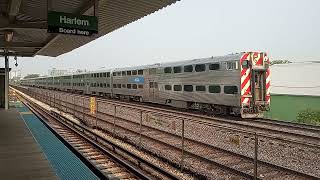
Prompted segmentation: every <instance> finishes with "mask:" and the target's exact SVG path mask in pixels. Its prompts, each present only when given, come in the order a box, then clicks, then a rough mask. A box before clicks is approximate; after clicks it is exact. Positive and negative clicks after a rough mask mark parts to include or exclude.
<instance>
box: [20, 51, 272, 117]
mask: <svg viewBox="0 0 320 180" xmlns="http://www.w3.org/2000/svg"><path fill="white" fill-rule="evenodd" d="M21 85H22V86H30V87H39V88H47V89H55V90H61V91H69V92H77V93H82V94H90V95H96V96H107V97H110V98H118V99H121V100H125V99H127V100H133V101H140V102H149V103H156V104H163V105H169V106H173V107H177V108H185V109H197V110H201V111H206V112H210V113H212V114H227V115H229V114H232V115H236V116H241V117H242V118H261V117H262V116H263V113H264V112H265V111H268V110H269V106H270V69H269V58H268V56H267V54H266V53H264V52H242V53H237V54H231V55H226V56H218V57H210V58H203V59H193V60H186V61H179V62H169V63H161V64H160V63H159V64H153V65H146V66H136V67H128V68H116V69H110V70H103V71H94V72H86V73H81V74H73V75H63V76H56V77H40V78H33V79H24V80H22V81H21Z"/></svg>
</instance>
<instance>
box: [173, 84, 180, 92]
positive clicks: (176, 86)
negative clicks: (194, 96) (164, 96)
mask: <svg viewBox="0 0 320 180" xmlns="http://www.w3.org/2000/svg"><path fill="white" fill-rule="evenodd" d="M173 90H174V91H181V90H182V86H181V85H174V86H173Z"/></svg>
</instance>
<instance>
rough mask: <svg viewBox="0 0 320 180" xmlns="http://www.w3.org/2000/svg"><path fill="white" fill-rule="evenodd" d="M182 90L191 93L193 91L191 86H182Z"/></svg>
mask: <svg viewBox="0 0 320 180" xmlns="http://www.w3.org/2000/svg"><path fill="white" fill-rule="evenodd" d="M183 90H184V91H187V92H192V91H193V86H192V85H184V86H183Z"/></svg>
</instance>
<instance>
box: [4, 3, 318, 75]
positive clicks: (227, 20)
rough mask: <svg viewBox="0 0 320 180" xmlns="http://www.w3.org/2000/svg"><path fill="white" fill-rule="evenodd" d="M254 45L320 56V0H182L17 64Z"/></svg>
mask: <svg viewBox="0 0 320 180" xmlns="http://www.w3.org/2000/svg"><path fill="white" fill-rule="evenodd" d="M253 50H254V51H256V50H257V51H266V52H268V54H269V55H270V56H271V58H273V59H278V58H284V59H289V60H291V61H311V60H320V1H319V0H263V1H262V0H260V1H258V0H241V1H239V0H219V1H218V0H181V1H180V2H177V3H176V4H174V5H172V6H170V7H167V8H165V9H163V10H160V11H158V12H156V13H154V14H151V15H149V16H147V17H145V18H143V19H140V20H138V21H136V22H134V23H131V24H129V25H127V26H125V27H123V28H121V29H118V30H116V31H114V32H112V33H110V34H108V35H105V36H104V37H101V38H99V39H97V40H95V41H93V42H91V43H89V44H87V45H85V46H83V47H80V48H78V49H76V50H74V51H72V52H70V53H67V54H64V55H61V56H59V57H57V58H49V57H41V56H37V57H34V58H19V60H18V63H19V67H18V69H20V70H21V71H22V75H26V74H30V73H41V74H46V73H47V72H48V69H50V68H53V67H55V68H57V69H85V68H86V69H88V70H96V69H99V68H101V67H106V68H113V67H124V66H132V65H142V64H153V63H156V62H167V61H176V60H186V59H193V58H202V57H209V56H219V55H226V54H230V53H233V52H241V51H253ZM11 59H12V58H11ZM2 62H3V61H2ZM12 64H13V63H12Z"/></svg>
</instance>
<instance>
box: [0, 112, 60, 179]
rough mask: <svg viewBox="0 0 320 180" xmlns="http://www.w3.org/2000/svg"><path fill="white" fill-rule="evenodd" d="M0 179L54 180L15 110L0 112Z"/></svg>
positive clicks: (53, 173) (42, 154) (39, 149)
mask: <svg viewBox="0 0 320 180" xmlns="http://www.w3.org/2000/svg"><path fill="white" fill-rule="evenodd" d="M0 179H58V178H57V176H56V174H55V172H54V170H53V168H52V167H51V165H50V163H49V161H48V160H47V158H46V157H45V155H44V153H43V152H42V150H41V148H40V146H39V144H38V143H37V142H36V140H35V138H34V137H33V135H32V134H31V132H30V130H29V129H28V127H27V126H26V124H25V122H24V121H23V120H22V118H21V116H20V114H19V112H18V111H17V109H16V108H12V107H11V109H9V110H7V111H6V110H4V109H0Z"/></svg>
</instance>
